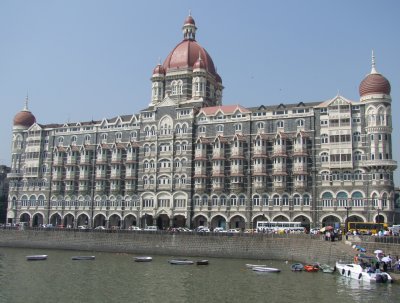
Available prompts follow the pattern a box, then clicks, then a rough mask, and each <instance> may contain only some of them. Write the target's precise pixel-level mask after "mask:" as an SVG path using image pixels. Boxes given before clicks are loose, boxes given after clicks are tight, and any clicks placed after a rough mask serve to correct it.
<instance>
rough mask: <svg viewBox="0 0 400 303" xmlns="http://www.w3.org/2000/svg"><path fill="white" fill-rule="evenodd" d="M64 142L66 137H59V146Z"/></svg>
mask: <svg viewBox="0 0 400 303" xmlns="http://www.w3.org/2000/svg"><path fill="white" fill-rule="evenodd" d="M63 143H64V137H60V138H58V145H59V146H60V145H63Z"/></svg>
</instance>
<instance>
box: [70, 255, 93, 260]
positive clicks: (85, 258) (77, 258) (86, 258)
mask: <svg viewBox="0 0 400 303" xmlns="http://www.w3.org/2000/svg"><path fill="white" fill-rule="evenodd" d="M71 259H72V260H74V261H76V260H94V259H96V257H95V256H73V257H72V258H71Z"/></svg>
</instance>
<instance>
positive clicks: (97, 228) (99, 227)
mask: <svg viewBox="0 0 400 303" xmlns="http://www.w3.org/2000/svg"><path fill="white" fill-rule="evenodd" d="M94 229H95V230H105V229H106V228H105V227H104V226H102V225H99V226H97V227H95V228H94Z"/></svg>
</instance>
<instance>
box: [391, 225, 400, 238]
mask: <svg viewBox="0 0 400 303" xmlns="http://www.w3.org/2000/svg"><path fill="white" fill-rule="evenodd" d="M389 230H391V231H392V234H393V236H398V235H399V234H400V224H397V225H393V226H391V227H389Z"/></svg>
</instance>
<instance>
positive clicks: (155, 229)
mask: <svg viewBox="0 0 400 303" xmlns="http://www.w3.org/2000/svg"><path fill="white" fill-rule="evenodd" d="M143 230H144V231H157V230H158V227H157V226H146V227H145V228H144V229H143Z"/></svg>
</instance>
